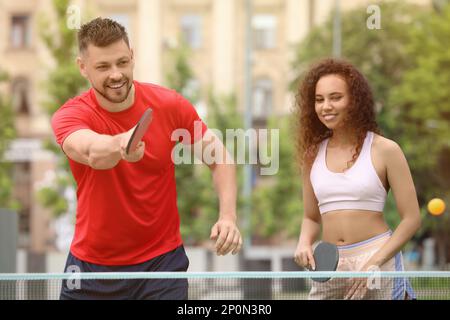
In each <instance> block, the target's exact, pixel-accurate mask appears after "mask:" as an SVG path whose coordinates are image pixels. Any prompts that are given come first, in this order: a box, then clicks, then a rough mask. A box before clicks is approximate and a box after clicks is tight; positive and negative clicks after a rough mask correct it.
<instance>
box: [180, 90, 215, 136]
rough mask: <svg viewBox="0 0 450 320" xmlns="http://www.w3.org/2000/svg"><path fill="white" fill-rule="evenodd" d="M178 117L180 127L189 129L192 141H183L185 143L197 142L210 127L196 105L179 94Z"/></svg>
mask: <svg viewBox="0 0 450 320" xmlns="http://www.w3.org/2000/svg"><path fill="white" fill-rule="evenodd" d="M176 103H177V108H176V110H177V119H178V127H179V128H182V129H186V130H188V131H189V134H190V136H191V141H190V142H188V141H182V142H183V143H191V144H192V143H195V142H197V141H198V140H200V139H201V138H202V137H203V135H204V134H205V132H206V130H208V127H207V126H206V124H205V123H204V122H203V121H202V119H201V118H200V117H199V115H198V113H197V111H196V110H195V107H194V106H193V105H192V104H191V103H190V102H189V100H187V99H186V98H184V97H183V96H181V95H180V94H177V96H176Z"/></svg>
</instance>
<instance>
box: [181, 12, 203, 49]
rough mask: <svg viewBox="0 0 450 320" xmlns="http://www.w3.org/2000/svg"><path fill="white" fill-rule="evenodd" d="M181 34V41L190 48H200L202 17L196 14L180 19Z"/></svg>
mask: <svg viewBox="0 0 450 320" xmlns="http://www.w3.org/2000/svg"><path fill="white" fill-rule="evenodd" d="M180 24H181V26H180V27H181V33H182V36H183V40H184V41H186V43H187V44H188V45H189V46H190V47H191V48H192V49H198V48H200V47H201V46H202V17H201V16H200V15H198V14H187V15H184V16H182V17H181V21H180Z"/></svg>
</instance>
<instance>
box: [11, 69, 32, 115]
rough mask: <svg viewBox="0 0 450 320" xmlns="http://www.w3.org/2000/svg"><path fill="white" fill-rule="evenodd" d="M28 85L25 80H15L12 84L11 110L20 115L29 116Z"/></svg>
mask: <svg viewBox="0 0 450 320" xmlns="http://www.w3.org/2000/svg"><path fill="white" fill-rule="evenodd" d="M29 91H30V85H29V81H28V80H27V79H25V78H17V79H15V80H14V81H13V83H12V103H13V108H14V109H13V110H14V111H15V112H16V113H18V114H21V115H28V114H30V100H29Z"/></svg>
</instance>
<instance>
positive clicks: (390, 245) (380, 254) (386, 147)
mask: <svg viewBox="0 0 450 320" xmlns="http://www.w3.org/2000/svg"><path fill="white" fill-rule="evenodd" d="M380 155H381V156H382V159H383V160H384V162H385V163H386V172H387V179H388V182H389V185H390V186H391V189H392V192H393V194H394V198H395V202H396V204H397V209H398V212H399V214H400V217H401V222H400V224H399V225H398V226H397V228H396V229H395V231H394V233H393V234H392V236H391V238H390V239H389V240H388V241H387V242H386V244H385V245H384V246H383V247H381V249H380V250H379V251H377V252H376V253H375V254H374V255H373V256H372V258H371V259H370V260H369V261H368V263H367V264H366V265H365V269H367V268H370V267H371V266H376V267H380V266H382V265H383V264H384V263H386V262H387V261H389V259H391V258H392V257H393V256H394V255H395V254H396V253H397V252H399V251H400V250H401V249H402V247H403V246H404V245H405V244H406V243H407V242H408V241H409V240H410V239H411V238H412V237H413V236H414V234H415V233H416V232H417V230H418V229H419V228H420V225H421V219H420V211H419V204H418V201H417V195H416V189H415V187H414V182H413V179H412V176H411V172H410V170H409V166H408V162H407V160H406V158H405V155H404V154H403V152H402V150H401V148H400V146H399V145H398V144H397V143H395V142H394V141H391V140H387V139H386V140H385V141H383V143H382V144H380Z"/></svg>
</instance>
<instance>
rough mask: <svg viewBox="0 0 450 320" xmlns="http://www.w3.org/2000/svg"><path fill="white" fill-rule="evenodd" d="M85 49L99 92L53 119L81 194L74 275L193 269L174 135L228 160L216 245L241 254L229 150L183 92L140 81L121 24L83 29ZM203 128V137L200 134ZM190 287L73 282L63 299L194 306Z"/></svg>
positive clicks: (222, 167) (219, 168)
mask: <svg viewBox="0 0 450 320" xmlns="http://www.w3.org/2000/svg"><path fill="white" fill-rule="evenodd" d="M78 41H79V50H80V56H79V58H78V59H77V63H78V65H79V68H80V72H81V74H82V75H83V76H84V77H85V78H87V79H88V80H89V82H90V84H91V87H92V88H91V89H90V90H88V91H87V92H85V93H82V94H81V95H79V96H77V97H75V98H73V99H70V100H69V101H67V102H66V103H65V104H64V105H63V106H62V107H61V108H60V109H59V110H58V111H56V113H55V114H54V115H53V117H52V128H53V131H54V134H55V136H56V140H57V142H58V144H59V145H61V147H62V150H63V151H64V153H65V154H66V155H67V157H68V159H69V164H70V168H71V171H72V174H73V176H74V178H75V180H76V183H77V186H78V189H77V200H78V206H77V216H76V226H75V236H74V239H73V242H72V245H71V249H70V254H69V257H68V259H67V264H66V272H67V271H69V270H70V271H73V270H76V271H80V272H111V271H114V272H134V271H140V272H152V271H186V270H187V268H188V265H189V260H188V258H187V256H186V253H185V251H184V248H183V243H182V239H181V236H180V231H179V226H180V219H179V214H178V209H177V202H176V201H177V195H176V183H175V166H174V163H173V161H172V157H171V156H172V150H173V148H174V146H175V144H176V141H172V139H171V136H172V134H173V132H174V131H175V130H179V129H184V130H186V131H187V132H189V133H190V136H191V140H190V141H182V142H183V143H187V144H201V145H202V147H205V146H207V145H208V144H210V143H214V144H215V147H216V148H220V149H221V150H222V151H223V154H224V155H225V157H226V159H224V161H223V162H221V163H213V164H212V165H208V166H209V168H210V169H211V171H212V176H213V180H214V185H215V188H216V191H217V194H218V197H219V202H220V213H219V219H218V221H217V223H216V224H215V225H214V226H213V227H212V229H211V239H213V240H215V241H216V244H215V248H216V251H217V254H218V255H226V254H228V253H230V252H232V253H233V254H236V253H237V252H238V251H239V250H240V249H241V246H242V237H241V235H240V232H239V230H238V228H237V226H236V193H237V192H236V189H237V187H236V170H235V165H234V164H230V163H232V162H233V161H230V158H231V156H230V155H229V154H228V153H227V151H226V149H225V147H224V146H223V144H222V143H221V142H220V140H219V139H218V138H217V137H216V136H215V135H214V134H213V133H212V132H211V131H210V130H208V128H207V127H206V125H205V124H204V123H203V122H202V121H201V119H200V118H199V116H198V115H197V112H196V111H195V109H194V107H193V106H192V105H191V103H189V101H187V100H186V99H185V98H183V97H182V96H181V95H179V94H178V93H176V92H175V91H174V90H170V89H166V88H163V87H160V86H157V85H153V84H146V83H141V82H138V81H134V80H133V69H134V55H133V50H132V49H131V48H130V46H129V41H128V36H127V34H126V31H125V29H124V28H123V27H122V26H121V25H120V24H118V23H116V22H114V21H112V20H109V19H102V18H97V19H95V20H92V21H91V22H89V23H87V24H85V25H83V26H82V28H81V30H80V31H79V33H78ZM149 107H150V108H152V110H153V114H152V115H153V120H152V122H151V124H150V126H149V128H148V130H147V132H146V134H145V135H144V137H143V138H142V141H141V142H140V143H139V145H138V147H137V148H136V150H131V151H130V153H129V154H127V153H126V152H125V148H126V145H127V143H128V140H129V139H130V137H131V134H132V131H133V129H134V127H135V125H136V123H137V122H138V121H139V119H140V117H141V115H142V114H143V113H144V111H145V110H146V109H147V108H149ZM196 124H197V125H198V124H200V128H201V130H194V128H195V125H196ZM196 131H200V134H197V135H196V134H195V132H196ZM185 140H186V139H185ZM194 149H195V148H194ZM187 288H188V286H187V280H186V279H175V280H163V281H157V280H139V281H137V280H132V281H130V280H114V281H110V282H105V281H104V280H103V281H95V280H83V281H82V283H81V286H80V287H76V288H72V287H70V286H68V284H67V282H64V283H63V287H62V290H61V299H99V298H108V299H116V298H122V299H123V298H124V299H186V298H187Z"/></svg>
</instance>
